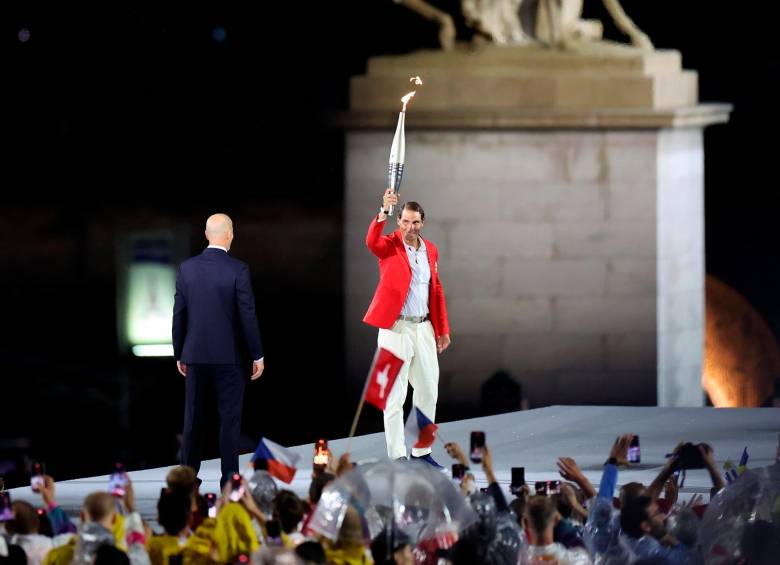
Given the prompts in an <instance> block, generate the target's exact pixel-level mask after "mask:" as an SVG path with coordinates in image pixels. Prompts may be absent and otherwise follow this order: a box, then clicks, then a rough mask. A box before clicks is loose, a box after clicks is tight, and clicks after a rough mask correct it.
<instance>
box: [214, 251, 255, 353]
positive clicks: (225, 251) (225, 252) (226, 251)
mask: <svg viewBox="0 0 780 565" xmlns="http://www.w3.org/2000/svg"><path fill="white" fill-rule="evenodd" d="M206 249H221V250H222V251H224V252H225V253H227V252H228V250H227V247H222V246H221V245H209V246H208V247H207V248H206ZM263 359H265V357H261V358H260V359H255V363H260V362H261V361H262V360H263Z"/></svg>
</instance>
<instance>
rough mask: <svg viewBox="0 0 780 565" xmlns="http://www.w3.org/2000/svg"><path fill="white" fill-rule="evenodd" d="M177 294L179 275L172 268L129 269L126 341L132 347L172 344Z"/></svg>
mask: <svg viewBox="0 0 780 565" xmlns="http://www.w3.org/2000/svg"><path fill="white" fill-rule="evenodd" d="M175 291H176V272H175V270H174V268H173V266H172V265H160V264H153V263H135V264H133V265H131V266H130V269H129V272H128V297H127V298H128V304H127V338H128V341H129V342H130V345H131V346H134V345H155V344H170V343H171V314H172V312H173V295H174V292H175ZM171 354H173V351H171Z"/></svg>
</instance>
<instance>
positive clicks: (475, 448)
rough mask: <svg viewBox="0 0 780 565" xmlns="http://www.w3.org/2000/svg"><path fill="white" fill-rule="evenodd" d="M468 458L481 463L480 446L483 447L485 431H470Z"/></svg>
mask: <svg viewBox="0 0 780 565" xmlns="http://www.w3.org/2000/svg"><path fill="white" fill-rule="evenodd" d="M470 443H471V445H470V449H469V459H471V462H472V463H482V448H483V447H485V432H479V431H477V432H471V442H470Z"/></svg>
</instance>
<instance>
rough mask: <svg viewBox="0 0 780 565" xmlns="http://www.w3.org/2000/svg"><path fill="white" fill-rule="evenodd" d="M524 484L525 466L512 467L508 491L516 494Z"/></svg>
mask: <svg viewBox="0 0 780 565" xmlns="http://www.w3.org/2000/svg"><path fill="white" fill-rule="evenodd" d="M524 484H525V467H512V482H511V483H510V484H509V492H511V493H512V494H514V495H517V494H518V493H519V492H520V491H521V490H522V489H523V485H524Z"/></svg>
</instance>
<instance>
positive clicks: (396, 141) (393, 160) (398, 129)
mask: <svg viewBox="0 0 780 565" xmlns="http://www.w3.org/2000/svg"><path fill="white" fill-rule="evenodd" d="M409 82H413V83H414V84H422V80H420V77H412V78H410V79H409ZM415 92H416V91H415V90H413V91H412V92H409V93H408V94H406V95H405V96H404V97H403V98H401V102H402V103H403V107H402V108H401V111H400V112H399V114H398V124H397V125H396V126H395V135H394V136H393V144H392V145H391V146H390V161H389V163H388V165H387V186H388V187H390V188H392V189H393V190H394V191H395V192H396V193H398V191H399V190H401V180H402V179H403V177H404V163H405V161H406V140H405V138H404V129H405V122H406V105H407V104H408V103H409V100H411V99H412V96H414V94H415ZM393 208H394V206H390V213H389V215H390V216H392V215H393Z"/></svg>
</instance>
